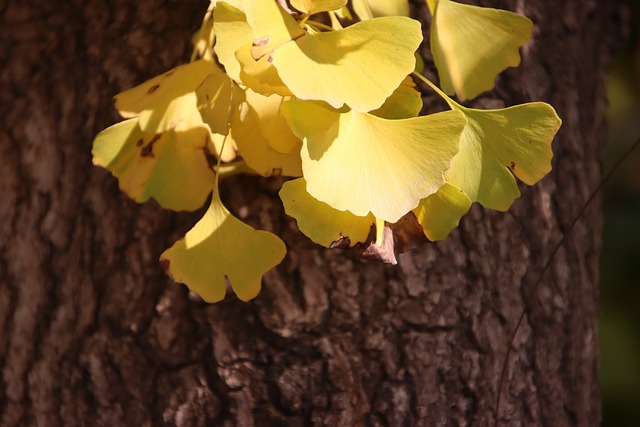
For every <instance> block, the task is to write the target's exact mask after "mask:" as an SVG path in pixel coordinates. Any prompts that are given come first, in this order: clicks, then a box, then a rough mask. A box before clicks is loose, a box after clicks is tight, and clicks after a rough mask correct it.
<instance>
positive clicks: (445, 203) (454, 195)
mask: <svg viewBox="0 0 640 427" xmlns="http://www.w3.org/2000/svg"><path fill="white" fill-rule="evenodd" d="M470 207H471V199H469V197H467V195H466V194H465V193H464V191H462V190H460V189H459V188H456V187H455V186H453V185H451V184H449V183H445V184H444V185H443V186H442V187H440V189H439V190H438V191H437V192H436V193H435V194H432V195H431V196H429V197H427V198H426V199H422V200H421V201H420V204H419V205H418V207H417V208H415V209H414V210H413V213H414V214H415V215H416V218H417V220H418V223H420V225H421V226H422V229H423V230H424V234H425V236H427V238H428V239H429V240H431V241H432V242H433V241H436V240H444V239H445V238H446V237H447V236H448V235H449V233H450V232H451V230H453V229H454V228H456V227H457V226H458V224H459V223H460V218H462V217H463V216H464V214H466V213H467V212H468V211H469V208H470Z"/></svg>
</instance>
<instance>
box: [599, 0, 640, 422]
mask: <svg viewBox="0 0 640 427" xmlns="http://www.w3.org/2000/svg"><path fill="white" fill-rule="evenodd" d="M624 3H626V4H627V7H628V10H629V14H630V18H631V21H630V28H629V37H628V39H627V42H626V44H625V47H624V49H623V50H622V51H621V52H620V54H619V55H618V57H617V59H616V61H615V64H614V67H613V69H612V73H611V79H610V82H609V88H608V90H609V111H608V120H609V129H610V134H609V141H608V146H607V158H606V166H605V170H606V171H608V170H610V169H611V168H612V167H613V166H614V164H615V163H616V162H617V161H618V160H619V159H620V158H621V157H622V156H624V155H625V153H626V152H627V150H628V149H629V148H630V147H631V146H632V145H633V144H634V143H635V142H636V141H637V140H638V139H639V138H640V0H626V1H624ZM604 213H605V222H604V232H603V247H602V258H601V283H600V292H601V294H600V295H601V315H600V336H599V338H600V354H601V368H600V375H601V386H602V399H603V408H602V409H603V422H602V426H603V427H640V147H638V148H636V149H635V150H634V152H633V153H632V154H631V156H629V158H627V159H626V160H625V161H624V163H623V164H622V166H621V167H620V169H618V171H616V172H615V174H614V176H613V177H612V179H611V182H610V183H609V184H608V185H607V186H606V187H605V192H604Z"/></svg>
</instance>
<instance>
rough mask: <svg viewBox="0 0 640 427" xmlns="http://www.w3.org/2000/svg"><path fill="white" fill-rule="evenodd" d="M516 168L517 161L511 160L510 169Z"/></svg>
mask: <svg viewBox="0 0 640 427" xmlns="http://www.w3.org/2000/svg"><path fill="white" fill-rule="evenodd" d="M515 168H516V162H511V164H510V165H509V169H511V170H514V169H515Z"/></svg>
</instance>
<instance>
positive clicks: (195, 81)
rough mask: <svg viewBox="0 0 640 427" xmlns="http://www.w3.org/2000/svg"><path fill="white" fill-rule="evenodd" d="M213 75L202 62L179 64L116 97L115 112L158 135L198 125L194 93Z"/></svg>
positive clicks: (210, 65) (213, 68) (211, 65)
mask: <svg viewBox="0 0 640 427" xmlns="http://www.w3.org/2000/svg"><path fill="white" fill-rule="evenodd" d="M215 72H216V66H215V64H214V63H212V62H210V61H206V60H199V61H195V62H192V63H190V64H187V65H181V66H179V67H176V68H174V69H173V70H171V71H168V72H166V73H164V74H162V75H160V76H158V77H155V78H153V79H151V80H149V81H147V82H145V83H142V84H141V85H139V86H136V87H134V88H133V89H129V90H127V91H124V92H122V93H120V94H118V95H116V97H115V98H114V101H115V106H116V109H117V110H118V111H119V112H120V114H121V115H122V116H123V117H125V118H131V117H138V118H139V121H138V126H140V129H141V130H142V131H143V132H152V133H161V132H164V131H165V130H169V129H174V130H184V129H188V128H189V127H192V126H197V125H201V124H202V117H201V116H200V112H199V111H198V106H197V98H196V94H195V90H196V88H197V87H198V86H199V85H200V84H201V83H202V81H203V80H204V79H205V78H206V77H207V76H208V75H209V74H211V73H215Z"/></svg>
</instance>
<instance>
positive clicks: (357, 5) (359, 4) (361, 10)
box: [351, 0, 373, 21]
mask: <svg viewBox="0 0 640 427" xmlns="http://www.w3.org/2000/svg"><path fill="white" fill-rule="evenodd" d="M351 4H352V6H353V11H354V12H355V13H356V15H358V18H360V20H361V21H366V20H368V19H373V13H372V12H371V9H370V8H369V2H367V0H352V1H351Z"/></svg>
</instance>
